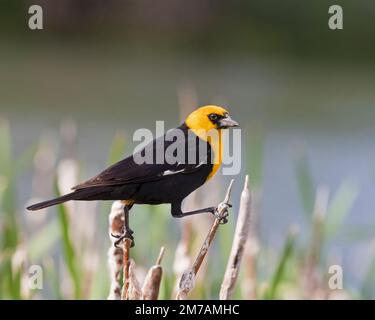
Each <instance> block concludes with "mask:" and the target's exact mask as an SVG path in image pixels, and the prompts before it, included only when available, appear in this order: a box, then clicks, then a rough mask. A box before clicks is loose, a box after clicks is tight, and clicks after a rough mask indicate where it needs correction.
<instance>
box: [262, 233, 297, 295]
mask: <svg viewBox="0 0 375 320" xmlns="http://www.w3.org/2000/svg"><path fill="white" fill-rule="evenodd" d="M295 242H296V233H295V232H294V231H289V233H288V236H287V238H286V241H285V244H284V249H283V252H282V254H281V257H280V260H279V263H278V264H277V268H276V270H275V272H274V274H273V276H272V279H271V283H270V287H269V289H268V290H267V292H266V294H265V299H268V300H272V299H275V298H276V296H277V289H278V288H279V285H280V284H281V283H282V280H283V277H284V274H285V271H286V266H287V263H288V262H289V260H290V259H291V258H292V255H293V251H294V247H295Z"/></svg>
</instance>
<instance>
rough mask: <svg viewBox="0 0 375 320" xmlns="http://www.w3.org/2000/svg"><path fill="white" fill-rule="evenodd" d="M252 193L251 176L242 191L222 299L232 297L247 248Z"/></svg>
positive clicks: (221, 290)
mask: <svg viewBox="0 0 375 320" xmlns="http://www.w3.org/2000/svg"><path fill="white" fill-rule="evenodd" d="M250 212H251V195H250V191H249V176H248V175H247V176H246V178H245V185H244V188H243V190H242V193H241V202H240V209H239V213H238V218H237V224H236V230H235V233H234V238H233V243H232V249H231V252H230V256H229V260H228V263H227V268H226V271H225V275H224V279H223V282H222V284H221V289H220V300H228V299H230V298H231V296H232V294H233V291H234V287H235V284H236V280H237V277H238V274H239V271H240V266H241V261H242V257H243V254H244V250H245V245H246V240H247V239H248V237H249V231H250Z"/></svg>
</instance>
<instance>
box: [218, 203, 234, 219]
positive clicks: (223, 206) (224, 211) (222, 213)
mask: <svg viewBox="0 0 375 320" xmlns="http://www.w3.org/2000/svg"><path fill="white" fill-rule="evenodd" d="M229 208H232V205H231V204H230V203H227V202H220V203H219V204H218V206H217V207H216V208H215V212H214V216H215V217H216V219H218V220H219V222H220V223H221V224H225V223H227V222H228V209H229Z"/></svg>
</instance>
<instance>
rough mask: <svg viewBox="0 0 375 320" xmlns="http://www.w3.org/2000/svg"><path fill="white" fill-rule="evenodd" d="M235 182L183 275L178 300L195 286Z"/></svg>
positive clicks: (224, 215)
mask: <svg viewBox="0 0 375 320" xmlns="http://www.w3.org/2000/svg"><path fill="white" fill-rule="evenodd" d="M233 182H234V180H233V179H232V180H231V182H230V184H229V187H228V189H227V193H226V195H225V199H224V201H223V202H221V203H220V204H219V205H218V209H217V210H218V217H217V218H216V219H215V221H214V223H213V225H212V226H211V229H210V231H209V232H208V234H207V236H206V239H205V240H204V242H203V245H202V247H201V248H200V250H199V253H198V255H197V257H196V259H195V261H194V263H193V266H192V268H191V269H189V270H186V271H185V272H184V273H183V274H182V276H181V280H180V284H179V291H178V293H177V296H176V299H177V300H182V299H186V297H187V294H188V293H189V292H190V291H191V290H192V289H193V288H194V284H195V276H196V274H197V273H198V271H199V268H200V266H201V265H202V262H203V260H204V258H205V257H206V254H207V252H208V249H209V247H210V246H211V243H212V240H213V239H214V237H215V235H216V232H217V229H218V228H219V225H220V221H221V219H222V218H224V217H226V216H227V214H228V207H227V205H226V204H227V203H229V199H230V194H231V191H232V186H233Z"/></svg>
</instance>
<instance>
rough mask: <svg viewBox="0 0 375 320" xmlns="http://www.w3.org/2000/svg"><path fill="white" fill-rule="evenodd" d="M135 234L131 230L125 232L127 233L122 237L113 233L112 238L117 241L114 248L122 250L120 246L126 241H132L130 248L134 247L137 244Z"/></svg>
mask: <svg viewBox="0 0 375 320" xmlns="http://www.w3.org/2000/svg"><path fill="white" fill-rule="evenodd" d="M133 233H134V232H133V231H132V230H130V229H129V230H125V232H124V233H123V234H121V235H119V234H113V233H111V236H112V237H114V238H116V239H117V240H116V241H115V242H114V246H115V247H116V248H120V244H121V243H122V241H123V240H124V239H130V240H131V245H130V248H132V247H134V245H135V243H134V237H133Z"/></svg>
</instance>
